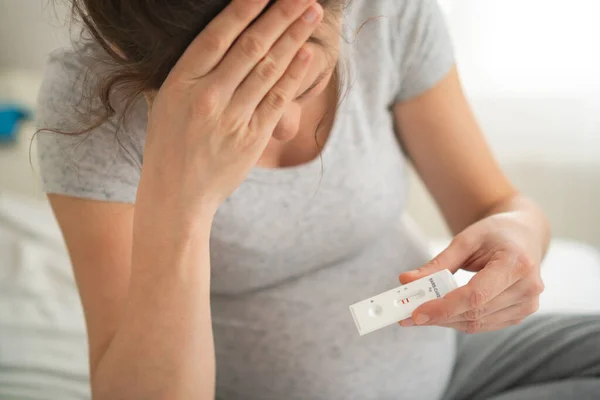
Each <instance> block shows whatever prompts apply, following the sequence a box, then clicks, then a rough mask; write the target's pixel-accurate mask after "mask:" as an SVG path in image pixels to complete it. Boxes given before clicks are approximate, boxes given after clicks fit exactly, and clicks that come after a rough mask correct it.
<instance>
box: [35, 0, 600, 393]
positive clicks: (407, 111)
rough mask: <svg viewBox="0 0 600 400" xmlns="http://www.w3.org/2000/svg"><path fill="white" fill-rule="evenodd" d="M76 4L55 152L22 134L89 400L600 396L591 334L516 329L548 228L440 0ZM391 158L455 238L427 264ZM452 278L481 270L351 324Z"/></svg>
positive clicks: (58, 82)
mask: <svg viewBox="0 0 600 400" xmlns="http://www.w3.org/2000/svg"><path fill="white" fill-rule="evenodd" d="M74 5H75V6H76V10H79V11H80V12H81V13H82V15H83V17H84V18H83V21H84V22H85V23H86V25H87V30H88V32H91V33H92V37H93V40H92V44H90V45H88V46H87V47H81V48H80V49H79V51H78V52H76V53H72V52H60V53H56V54H55V55H54V56H53V57H52V60H51V62H50V66H49V68H48V72H47V75H46V79H45V83H44V85H43V88H42V90H41V94H40V103H39V105H40V117H39V118H40V120H39V125H40V128H42V129H51V130H54V131H56V132H61V133H56V132H55V133H48V132H42V133H40V134H39V136H38V139H39V151H40V161H41V168H42V175H43V180H44V185H45V190H46V191H47V192H48V193H49V198H50V201H51V203H52V206H53V209H54V211H55V213H56V216H57V218H58V221H59V223H60V225H61V228H62V230H63V232H64V236H65V239H66V242H67V245H68V248H69V251H70V254H71V258H72V262H73V265H74V268H75V274H76V279H77V283H78V287H79V291H80V294H81V299H82V302H83V306H84V310H85V315H86V321H87V331H88V336H89V348H90V364H91V384H92V393H93V396H94V398H95V399H121V398H122V399H159V398H160V399H165V398H168V399H209V398H214V397H215V396H216V397H218V398H224V399H347V398H352V399H354V398H356V399H439V398H446V399H483V398H490V397H492V396H494V395H498V396H503V397H498V398H503V399H523V398H527V399H532V398H536V397H535V396H542V397H543V398H556V399H558V398H560V399H563V398H565V397H564V396H563V395H562V394H561V393H563V394H564V391H568V392H569V393H576V394H577V395H576V396H575V397H577V398H584V397H585V396H586V394H590V393H597V392H598V390H600V381H599V379H598V376H599V371H600V357H599V356H598V354H596V353H594V352H593V351H591V350H593V349H594V348H597V346H598V345H599V342H598V333H599V332H600V329H599V326H600V325H599V324H598V322H597V319H596V318H593V317H591V316H589V317H546V318H545V319H542V320H534V321H535V322H532V323H529V324H528V323H526V322H524V323H522V324H520V323H521V322H522V321H523V319H524V318H525V317H526V316H528V315H530V314H532V313H533V312H534V311H535V310H536V309H537V305H538V297H539V294H540V293H541V291H542V289H543V284H542V281H541V278H540V262H541V261H542V258H543V255H544V253H545V251H546V247H547V245H548V240H549V232H548V231H549V229H548V224H547V222H546V219H545V217H544V215H543V214H542V212H541V211H540V210H539V209H538V207H537V206H536V205H535V204H534V203H532V202H531V201H528V200H527V199H526V198H524V197H523V196H521V195H520V194H519V193H518V192H517V191H516V189H515V188H514V187H513V186H512V185H511V184H510V182H509V181H507V179H506V178H505V177H504V175H503V174H502V172H501V171H500V169H499V167H498V165H497V164H496V162H495V161H494V159H493V157H492V155H491V154H490V151H489V149H488V147H487V146H486V144H485V142H484V139H483V136H482V134H481V132H480V130H479V128H478V126H477V124H476V122H475V121H474V118H473V116H472V114H471V112H470V111H469V108H468V105H467V102H466V101H465V98H464V96H463V94H462V92H461V86H460V83H459V79H458V76H457V72H456V68H455V66H454V60H453V55H452V51H451V45H450V42H449V40H448V36H447V33H446V30H445V26H444V22H443V18H442V17H441V15H440V12H439V10H438V8H437V5H436V3H435V1H433V0H424V1H417V0H414V1H413V0H404V1H398V0H380V1H373V0H355V1H353V2H350V3H349V4H344V2H343V1H342V0H328V1H321V2H319V3H317V2H315V0H280V1H276V2H269V1H267V0H252V1H250V0H234V1H231V2H229V1H217V0H203V1H200V0H180V1H177V2H151V1H138V2H128V3H126V2H118V1H109V0H101V1H100V0H80V1H74ZM344 6H347V7H344ZM344 27H345V28H344ZM344 29H348V31H346V34H344ZM348 32H350V33H352V35H348ZM340 33H342V35H341V37H340ZM354 34H355V36H354ZM103 54H104V55H106V56H107V57H108V58H110V61H111V62H112V66H111V67H110V68H108V67H107V68H105V69H102V68H100V67H98V65H101V64H98V63H99V61H101V58H103V57H102V55H103ZM83 72H86V75H87V78H86V79H79V78H78V77H79V76H81V75H82V73H83ZM96 83H97V84H99V85H100V87H103V88H104V90H103V91H101V92H92V95H94V96H95V97H93V98H92V99H91V100H92V101H93V100H98V99H100V100H101V101H100V103H98V101H95V102H93V104H95V105H96V106H98V105H101V106H103V109H104V110H105V111H106V112H107V113H108V114H106V115H107V117H108V119H106V120H102V119H100V120H98V119H95V117H96V116H97V115H100V116H101V114H96V112H88V113H87V114H86V111H85V110H87V108H86V107H85V104H86V103H87V101H86V100H89V99H87V97H88V96H87V94H88V90H96V89H97V87H98V85H96ZM82 93H83V96H82ZM109 94H110V96H109ZM101 95H102V96H101ZM142 95H143V96H142ZM82 97H83V100H82ZM111 107H114V108H115V110H112V108H111ZM101 108H102V107H101ZM94 110H96V111H98V107H94ZM127 114H128V118H125V116H126V115H127ZM126 121H127V122H128V123H125V122H126ZM89 127H91V128H90V129H87V128H89ZM86 131H88V132H86ZM77 132H79V133H81V132H84V133H82V134H81V135H75V136H74V135H66V134H65V133H77ZM399 143H402V145H400V144H399ZM405 156H406V158H408V159H410V160H411V161H412V163H413V164H414V166H415V167H416V170H417V171H418V172H419V174H420V176H421V177H422V179H423V180H424V182H425V183H426V185H427V187H428V188H429V190H430V191H431V192H432V194H433V195H434V196H435V198H436V200H437V202H438V204H439V206H440V208H441V210H442V211H443V213H444V216H445V218H446V220H447V222H448V224H449V226H450V227H451V229H452V231H453V232H454V233H455V234H456V236H455V239H454V240H453V242H452V244H451V245H450V246H449V247H448V248H447V249H446V250H445V251H444V252H442V253H441V254H440V255H439V256H437V257H436V258H435V259H434V260H433V261H429V260H428V254H427V251H426V246H425V244H424V243H422V242H421V241H420V240H419V239H418V238H417V236H416V235H415V233H414V232H413V231H412V230H411V229H410V228H409V227H408V225H407V224H406V223H405V222H404V220H403V219H402V217H401V215H402V211H403V206H404V198H405V195H406V186H407V184H406V179H405V174H406V168H407V167H406V160H405ZM133 204H135V206H133ZM428 261H429V262H428ZM417 267H421V268H419V269H416V270H415V268H417ZM445 268H449V269H450V270H451V271H453V272H455V271H456V270H458V269H459V268H464V269H468V270H471V271H478V273H477V274H476V275H475V276H474V278H473V279H472V281H471V282H470V283H469V284H468V285H466V286H465V287H463V288H459V289H457V290H456V291H454V292H452V293H451V294H449V295H447V296H446V297H445V298H444V299H440V300H436V301H433V302H430V303H427V304H425V305H423V306H421V307H420V308H419V309H417V310H416V311H415V313H414V314H413V317H412V318H410V319H409V320H406V321H403V322H402V323H401V325H402V327H398V328H396V327H394V328H387V329H383V330H380V331H377V332H375V333H372V334H370V335H367V336H364V337H359V336H358V334H357V333H356V329H355V327H354V325H353V321H352V319H351V317H350V315H349V313H348V305H350V304H352V303H354V302H356V301H359V300H362V299H364V298H365V297H368V296H371V295H374V294H377V293H379V292H382V291H384V290H387V289H390V288H391V287H394V286H396V285H397V282H395V279H397V277H398V274H400V273H401V275H400V281H401V282H403V283H405V282H409V281H412V280H415V279H418V278H419V277H422V276H425V275H428V274H430V273H433V272H435V271H437V270H440V269H445ZM414 325H418V326H414ZM511 325H516V326H512V327H510V328H507V327H509V326H511ZM410 326H413V327H410ZM503 328H506V329H503ZM485 331H490V332H489V333H483V332H485ZM463 332H466V333H479V334H478V335H473V336H468V338H467V339H465V340H461V341H460V342H458V343H459V344H460V347H457V342H456V339H457V337H460V338H463V336H465V334H464V333H463ZM531 335H533V337H534V338H533V339H532V340H526V339H527V338H528V336H531ZM559 337H560V338H561V342H560V343H559V342H558V338H559ZM501 345H504V346H508V348H510V349H511V350H507V351H501V350H502V349H500V346H501ZM559 346H560V347H559ZM549 350H551V351H552V355H553V357H554V358H552V359H551V360H550V359H545V358H544V357H542V356H540V354H539V353H544V352H547V351H549ZM544 354H545V353H544ZM482 355H485V357H481V356H482ZM466 375H468V379H464V377H465V376H466ZM584 378H588V379H584ZM534 384H539V387H538V388H536V391H535V392H534V393H535V394H531V393H530V392H529V390H531V389H530V388H531V385H534ZM508 390H513V392H510V393H509V392H508ZM561 391H563V392H561ZM594 391H595V392H594ZM501 393H504V395H502V394H501ZM540 393H541V394H540ZM542 397H539V398H542ZM588 398H589V397H588Z"/></svg>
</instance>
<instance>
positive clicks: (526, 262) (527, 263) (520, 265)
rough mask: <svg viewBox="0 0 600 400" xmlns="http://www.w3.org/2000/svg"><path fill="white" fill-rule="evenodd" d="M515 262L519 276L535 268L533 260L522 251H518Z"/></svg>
mask: <svg viewBox="0 0 600 400" xmlns="http://www.w3.org/2000/svg"><path fill="white" fill-rule="evenodd" d="M516 263H517V265H516V268H517V271H518V273H520V274H521V276H526V275H528V274H530V273H531V272H532V271H533V270H534V269H535V262H534V261H533V260H532V259H531V257H529V256H528V255H526V254H525V253H523V252H519V255H518V256H517V260H516Z"/></svg>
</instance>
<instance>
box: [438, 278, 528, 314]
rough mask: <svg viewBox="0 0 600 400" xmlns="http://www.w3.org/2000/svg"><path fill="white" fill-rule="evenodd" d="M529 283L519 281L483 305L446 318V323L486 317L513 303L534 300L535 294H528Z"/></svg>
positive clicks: (513, 304) (520, 303)
mask: <svg viewBox="0 0 600 400" xmlns="http://www.w3.org/2000/svg"><path fill="white" fill-rule="evenodd" d="M530 287H531V285H530V284H529V282H527V281H526V280H522V281H519V282H517V283H515V284H514V285H513V286H511V287H510V288H508V289H507V290H506V291H504V292H503V293H501V294H500V295H499V296H497V297H496V298H494V299H492V300H491V301H490V302H489V303H487V304H485V305H484V306H483V307H480V308H474V309H471V310H468V311H466V312H464V313H462V314H459V315H456V316H454V317H451V318H449V319H448V321H447V322H448V323H455V322H466V321H477V320H478V319H481V318H486V317H488V316H491V315H492V314H495V313H497V312H499V311H501V310H504V309H507V308H510V307H512V306H515V305H523V304H524V303H528V302H535V301H536V298H537V296H529V292H531V291H530ZM532 294H533V293H532Z"/></svg>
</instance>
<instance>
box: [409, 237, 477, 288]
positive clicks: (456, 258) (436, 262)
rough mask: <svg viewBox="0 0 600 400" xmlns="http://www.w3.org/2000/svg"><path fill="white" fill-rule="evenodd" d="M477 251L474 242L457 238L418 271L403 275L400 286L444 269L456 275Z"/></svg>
mask: <svg viewBox="0 0 600 400" xmlns="http://www.w3.org/2000/svg"><path fill="white" fill-rule="evenodd" d="M475 250H476V246H475V243H474V242H473V241H472V240H469V241H467V240H465V239H464V238H463V237H459V236H456V237H455V238H454V239H453V240H452V242H450V244H449V245H448V247H446V248H445V249H444V250H443V251H442V252H441V253H440V254H438V255H437V256H436V257H434V258H433V259H432V260H431V261H429V262H428V263H427V264H425V265H423V266H422V267H420V268H418V269H415V270H412V271H407V272H404V273H402V274H401V275H400V284H402V285H405V284H407V283H410V282H413V281H416V280H417V279H421V278H423V277H425V276H428V275H431V274H435V273H436V272H439V271H442V270H444V269H448V270H450V272H452V273H453V274H454V273H455V272H456V271H458V270H459V269H460V268H461V267H462V266H463V265H464V264H465V262H466V261H467V260H468V259H469V258H470V257H471V255H472V254H473V253H474V252H475Z"/></svg>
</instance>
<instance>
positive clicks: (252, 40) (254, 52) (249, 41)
mask: <svg viewBox="0 0 600 400" xmlns="http://www.w3.org/2000/svg"><path fill="white" fill-rule="evenodd" d="M240 48H241V49H242V52H243V53H244V55H245V56H246V57H248V58H249V59H251V60H254V59H257V58H260V57H261V56H262V55H263V45H262V43H261V42H260V40H259V39H258V38H256V37H255V36H252V35H245V36H244V37H243V38H242V39H241V40H240Z"/></svg>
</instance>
